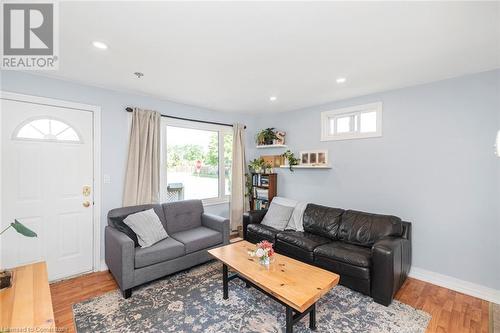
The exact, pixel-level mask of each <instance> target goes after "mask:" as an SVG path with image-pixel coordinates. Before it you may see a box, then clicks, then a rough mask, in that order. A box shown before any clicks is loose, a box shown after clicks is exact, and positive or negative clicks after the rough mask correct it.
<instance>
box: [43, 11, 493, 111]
mask: <svg viewBox="0 0 500 333" xmlns="http://www.w3.org/2000/svg"><path fill="white" fill-rule="evenodd" d="M93 41H102V42H104V43H106V44H107V45H108V49H107V50H99V49H97V48H95V47H93V46H92V42H93ZM494 68H500V2H434V3H430V2H380V3H377V2H139V1H137V2H125V1H123V2H61V3H60V69H59V71H58V72H55V73H49V72H44V73H40V74H43V75H49V76H56V77H61V78H65V79H69V80H74V81H78V82H83V83H86V84H91V85H97V86H100V87H106V88H111V89H115V90H122V91H129V92H136V93H141V94H147V95H151V96H154V97H158V98H162V99H168V100H171V101H175V102H181V103H186V104H191V105H196V106H201V107H205V108H210V109H214V110H220V111H231V112H248V113H258V112H274V111H288V110H294V109H299V108H304V107H308V106H312V105H318V104H322V103H326V102H330V101H334V100H339V99H344V98H348V97H353V96H359V95H365V94H369V93H373V92H378V91H384V90H389V89H395V88H400V87H405V86H411V85H416V84H421V83H426V82H431V81H436V80H441V79H445V78H451V77H456V76H461V75H464V74H468V73H475V72H480V71H485V70H490V69H494ZM136 71H139V72H143V73H144V74H145V76H144V77H142V78H141V79H137V78H136V77H135V76H134V75H133V72H136ZM338 77H345V78H347V81H346V83H344V84H337V83H336V79H337V78H338ZM270 96H276V97H277V99H276V101H274V102H271V101H270V100H269V97H270Z"/></svg>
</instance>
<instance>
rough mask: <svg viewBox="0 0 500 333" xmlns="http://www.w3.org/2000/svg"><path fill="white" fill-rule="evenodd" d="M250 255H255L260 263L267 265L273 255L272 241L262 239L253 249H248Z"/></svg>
mask: <svg viewBox="0 0 500 333" xmlns="http://www.w3.org/2000/svg"><path fill="white" fill-rule="evenodd" d="M248 254H249V255H250V256H251V257H257V259H259V263H261V264H262V265H269V264H270V263H271V259H272V257H273V255H274V249H273V243H271V242H268V241H266V240H263V241H261V242H259V243H257V248H256V249H255V251H249V252H248Z"/></svg>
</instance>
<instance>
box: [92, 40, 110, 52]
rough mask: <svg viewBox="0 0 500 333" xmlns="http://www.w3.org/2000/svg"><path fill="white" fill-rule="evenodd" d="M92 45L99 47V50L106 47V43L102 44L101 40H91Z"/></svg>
mask: <svg viewBox="0 0 500 333" xmlns="http://www.w3.org/2000/svg"><path fill="white" fill-rule="evenodd" d="M92 45H94V47H96V48H98V49H101V50H106V49H107V48H108V46H107V45H106V44H104V43H103V42H99V41H94V42H92Z"/></svg>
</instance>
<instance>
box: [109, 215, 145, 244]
mask: <svg viewBox="0 0 500 333" xmlns="http://www.w3.org/2000/svg"><path fill="white" fill-rule="evenodd" d="M127 216H128V215H123V216H115V217H110V218H109V221H110V222H111V226H112V227H113V228H115V229H116V230H118V231H121V232H123V233H124V234H125V235H127V236H128V237H129V238H130V239H131V240H133V241H134V246H135V247H139V246H140V245H139V240H138V239H137V235H136V234H135V232H134V230H132V228H130V227H129V226H128V225H126V224H125V222H123V220H124V219H125V218H126V217H127Z"/></svg>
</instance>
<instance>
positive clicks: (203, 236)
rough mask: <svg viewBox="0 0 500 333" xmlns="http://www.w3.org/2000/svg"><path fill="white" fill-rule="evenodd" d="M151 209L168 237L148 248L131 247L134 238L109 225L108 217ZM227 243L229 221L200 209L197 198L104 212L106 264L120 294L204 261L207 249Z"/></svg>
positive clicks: (130, 292) (209, 258)
mask: <svg viewBox="0 0 500 333" xmlns="http://www.w3.org/2000/svg"><path fill="white" fill-rule="evenodd" d="M151 208H153V209H154V210H155V212H156V214H157V215H158V217H159V218H160V220H161V222H162V224H163V227H164V228H165V230H166V231H167V233H168V235H169V237H168V238H166V239H164V240H161V241H159V242H158V243H156V244H154V245H152V246H151V247H147V248H141V247H135V246H134V241H133V240H132V239H131V238H130V237H129V236H127V235H126V234H125V233H123V232H121V231H119V230H117V229H116V228H114V227H113V225H114V222H113V221H112V220H111V218H116V217H123V216H127V215H130V214H133V213H136V212H139V211H143V210H146V209H151ZM228 243H229V220H228V219H226V218H223V217H220V216H216V215H212V214H207V213H205V212H204V211H203V205H202V202H201V201H200V200H185V201H178V202H171V203H164V204H155V205H140V206H132V207H123V208H117V209H113V210H111V211H109V213H108V226H106V230H105V249H106V255H105V259H106V264H107V265H108V268H109V270H110V271H111V273H112V274H113V276H114V278H115V279H116V281H117V282H118V285H119V286H120V290H121V291H122V293H123V297H125V298H128V297H130V296H131V295H132V288H133V287H135V286H138V285H141V284H143V283H145V282H148V281H152V280H155V279H158V278H160V277H162V276H165V275H169V274H172V273H175V272H178V271H181V270H184V269H187V268H189V267H192V266H195V265H198V264H201V263H204V262H207V261H209V260H211V259H213V258H211V257H210V255H209V254H208V252H207V250H208V249H211V248H214V247H218V246H222V245H225V244H228Z"/></svg>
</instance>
